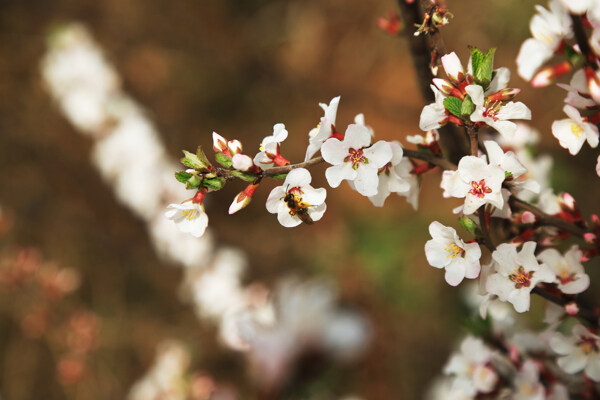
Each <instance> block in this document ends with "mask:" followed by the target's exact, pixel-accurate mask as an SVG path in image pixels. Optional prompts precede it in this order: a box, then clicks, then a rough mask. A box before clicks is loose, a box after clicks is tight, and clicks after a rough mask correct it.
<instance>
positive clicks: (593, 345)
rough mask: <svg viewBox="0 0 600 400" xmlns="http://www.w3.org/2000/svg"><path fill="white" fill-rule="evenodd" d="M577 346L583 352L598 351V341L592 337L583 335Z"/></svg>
mask: <svg viewBox="0 0 600 400" xmlns="http://www.w3.org/2000/svg"><path fill="white" fill-rule="evenodd" d="M577 347H579V348H580V349H581V350H582V351H583V352H584V353H585V354H590V353H592V352H597V351H598V341H597V340H596V339H594V338H593V337H584V338H582V339H581V341H580V342H579V343H577Z"/></svg>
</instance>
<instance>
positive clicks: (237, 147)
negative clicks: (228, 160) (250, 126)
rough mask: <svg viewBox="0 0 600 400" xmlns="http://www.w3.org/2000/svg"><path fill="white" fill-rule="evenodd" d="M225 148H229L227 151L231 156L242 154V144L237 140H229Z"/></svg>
mask: <svg viewBox="0 0 600 400" xmlns="http://www.w3.org/2000/svg"><path fill="white" fill-rule="evenodd" d="M227 147H229V151H230V152H231V154H232V155H236V154H238V153H241V152H242V142H240V141H239V140H230V141H229V142H227Z"/></svg>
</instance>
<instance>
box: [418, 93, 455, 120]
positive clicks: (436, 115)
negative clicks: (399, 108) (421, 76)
mask: <svg viewBox="0 0 600 400" xmlns="http://www.w3.org/2000/svg"><path fill="white" fill-rule="evenodd" d="M429 86H430V87H431V90H433V93H434V95H435V103H431V104H428V105H426V106H425V107H423V111H421V117H420V118H419V128H420V129H421V130H423V131H430V130H432V129H438V128H440V127H441V126H442V125H444V124H445V123H446V122H447V121H448V114H447V113H446V107H445V106H444V99H445V98H446V96H445V95H444V94H443V93H442V92H441V91H440V90H439V89H438V88H437V87H435V86H434V85H429Z"/></svg>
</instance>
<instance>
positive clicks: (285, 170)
mask: <svg viewBox="0 0 600 400" xmlns="http://www.w3.org/2000/svg"><path fill="white" fill-rule="evenodd" d="M323 161H324V160H323V157H315V158H313V159H310V160H308V161H305V162H301V163H298V164H291V165H284V166H283V167H275V168H269V169H267V170H265V171H262V172H261V176H273V175H279V174H286V173H288V172H290V171H291V170H293V169H296V168H308V167H312V166H313V165H317V164H321V163H322V162H323Z"/></svg>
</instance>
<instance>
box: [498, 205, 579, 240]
mask: <svg viewBox="0 0 600 400" xmlns="http://www.w3.org/2000/svg"><path fill="white" fill-rule="evenodd" d="M509 203H511V205H512V206H513V207H517V208H519V209H521V210H524V211H529V212H531V213H532V214H533V215H535V216H536V217H538V219H539V221H540V223H541V224H542V225H550V226H555V227H557V228H559V229H562V230H563V231H566V232H569V233H571V234H573V235H575V236H579V237H583V235H584V234H585V233H587V231H586V230H585V229H583V228H581V227H579V226H577V225H575V224H573V223H571V222H567V221H565V220H564V219H561V218H558V217H554V216H552V215H549V214H546V213H545V212H543V211H542V210H540V209H539V208H537V207H535V206H533V205H531V204H529V203H527V202H526V201H524V200H521V199H519V198H518V197H515V196H510V199H509Z"/></svg>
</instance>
